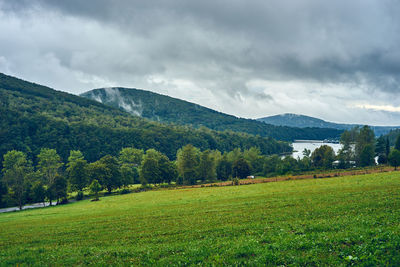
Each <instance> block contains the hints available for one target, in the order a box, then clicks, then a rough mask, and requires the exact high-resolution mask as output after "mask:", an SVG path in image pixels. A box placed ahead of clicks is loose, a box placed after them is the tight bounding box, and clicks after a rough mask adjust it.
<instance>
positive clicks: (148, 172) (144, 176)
mask: <svg viewBox="0 0 400 267" xmlns="http://www.w3.org/2000/svg"><path fill="white" fill-rule="evenodd" d="M140 169H141V172H140V179H141V181H142V184H147V183H151V184H161V183H170V182H171V181H174V180H176V177H177V170H176V167H175V165H174V164H173V163H172V162H170V161H169V159H168V157H167V156H165V155H164V154H162V153H160V152H158V151H156V150H154V149H149V150H147V151H146V154H145V155H144V157H143V161H142V166H141V168H140Z"/></svg>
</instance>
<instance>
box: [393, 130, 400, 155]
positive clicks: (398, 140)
mask: <svg viewBox="0 0 400 267" xmlns="http://www.w3.org/2000/svg"><path fill="white" fill-rule="evenodd" d="M394 149H397V150H398V151H400V134H399V135H398V136H397V138H396V142H395V144H394Z"/></svg>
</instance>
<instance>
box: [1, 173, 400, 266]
mask: <svg viewBox="0 0 400 267" xmlns="http://www.w3.org/2000/svg"><path fill="white" fill-rule="evenodd" d="M17 264H28V265H32V264H33V265H38V266H39V265H80V264H81V265H88V264H92V265H108V264H112V265H164V266H165V265H185V264H187V265H193V264H201V265H211V264H216V265H225V264H228V265H238V264H239V265H241V264H244V265H274V266H275V265H353V264H357V265H358V264H360V265H381V266H382V265H389V266H398V265H400V173H398V172H391V173H379V174H370V175H361V176H348V177H339V178H332V179H314V180H299V181H285V182H277V183H266V184H254V185H245V186H229V187H207V188H193V189H192V188H191V189H180V190H161V191H150V192H144V193H138V194H127V195H118V196H110V197H103V198H101V201H98V202H90V201H88V200H85V201H80V202H76V203H73V204H69V205H65V206H57V207H50V208H43V209H35V210H25V211H22V212H13V213H5V214H0V265H17Z"/></svg>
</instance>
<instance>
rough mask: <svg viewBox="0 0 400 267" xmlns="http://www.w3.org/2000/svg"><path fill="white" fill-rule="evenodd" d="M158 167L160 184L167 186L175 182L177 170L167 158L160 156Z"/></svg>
mask: <svg viewBox="0 0 400 267" xmlns="http://www.w3.org/2000/svg"><path fill="white" fill-rule="evenodd" d="M158 167H159V168H160V172H161V178H162V179H161V182H162V183H168V184H169V183H171V182H173V181H176V179H177V177H178V169H177V168H176V165H175V164H174V163H173V162H172V161H170V160H169V159H168V158H167V156H165V155H162V156H161V158H160V159H159V160H158Z"/></svg>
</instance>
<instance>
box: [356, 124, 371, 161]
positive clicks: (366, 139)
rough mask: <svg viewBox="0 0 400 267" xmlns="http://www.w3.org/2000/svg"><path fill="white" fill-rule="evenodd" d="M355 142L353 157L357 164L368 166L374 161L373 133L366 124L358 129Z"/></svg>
mask: <svg viewBox="0 0 400 267" xmlns="http://www.w3.org/2000/svg"><path fill="white" fill-rule="evenodd" d="M355 141H356V143H355V157H356V163H357V165H358V166H362V167H363V166H370V165H373V164H374V163H375V160H374V154H375V153H374V151H375V135H374V132H373V131H372V130H371V128H369V127H368V126H364V127H362V128H361V129H360V130H359V131H358V135H357V137H356V140H355Z"/></svg>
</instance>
